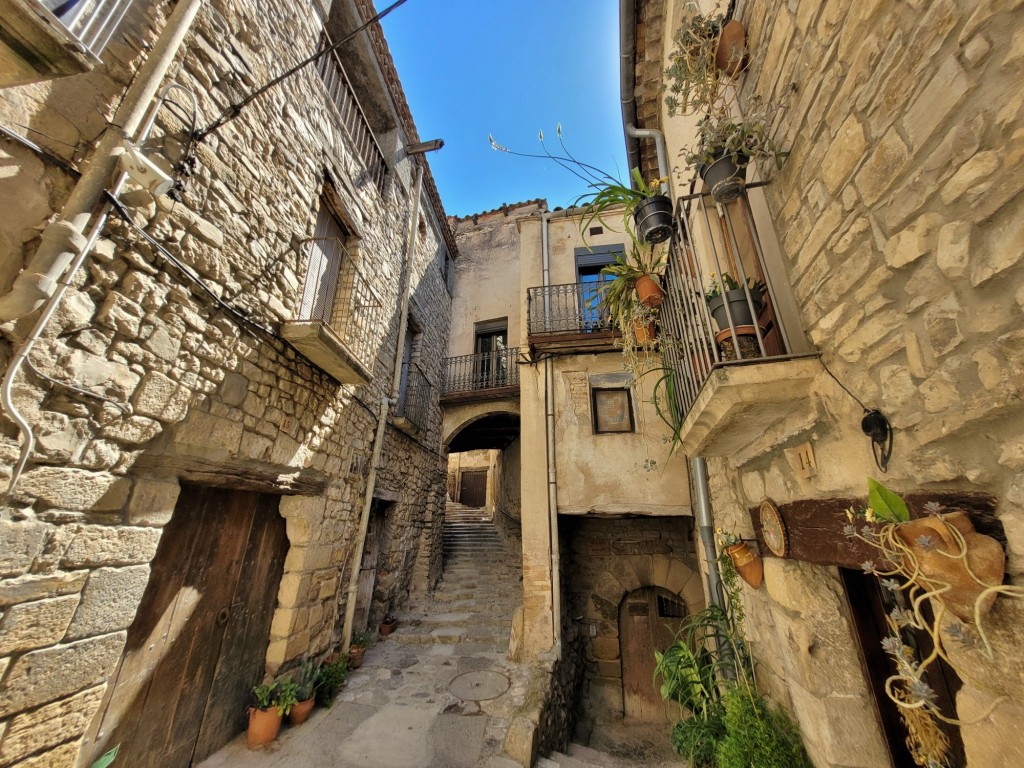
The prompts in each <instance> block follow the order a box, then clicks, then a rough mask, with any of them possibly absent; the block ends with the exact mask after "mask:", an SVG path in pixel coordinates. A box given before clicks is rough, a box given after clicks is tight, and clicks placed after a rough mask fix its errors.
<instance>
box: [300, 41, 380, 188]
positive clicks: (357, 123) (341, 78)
mask: <svg viewBox="0 0 1024 768" xmlns="http://www.w3.org/2000/svg"><path fill="white" fill-rule="evenodd" d="M331 44H332V43H331V38H330V37H329V36H328V35H327V32H326V31H325V32H324V33H323V40H322V41H321V46H320V47H321V48H326V47H327V46H329V45H331ZM316 71H317V72H318V73H320V80H321V81H322V82H323V84H324V89H325V90H326V92H327V100H328V101H329V102H331V103H332V104H334V106H335V107H337V109H338V114H339V116H340V118H341V125H342V128H343V129H344V130H345V134H346V135H347V137H348V139H349V141H350V142H351V144H352V146H353V148H354V149H355V153H356V156H357V157H358V158H359V159H360V160H361V161H362V163H363V167H364V168H365V169H366V174H367V178H368V179H369V180H370V181H371V182H372V183H373V185H374V186H375V187H376V188H377V191H378V192H381V191H383V189H384V178H385V176H387V172H388V166H387V163H386V162H385V161H384V153H383V152H382V151H381V148H380V145H379V144H378V143H377V139H376V137H375V136H374V135H373V131H372V130H371V129H370V123H369V121H368V120H367V119H366V113H365V112H364V111H363V107H362V105H360V103H359V100H358V99H357V98H356V93H355V91H354V90H353V88H352V83H351V82H350V81H349V79H348V75H346V74H345V68H344V67H343V66H342V65H341V59H340V58H338V52H337V51H331V52H330V53H329V54H328V55H326V56H324V57H323V58H321V59H318V60H317V62H316Z"/></svg>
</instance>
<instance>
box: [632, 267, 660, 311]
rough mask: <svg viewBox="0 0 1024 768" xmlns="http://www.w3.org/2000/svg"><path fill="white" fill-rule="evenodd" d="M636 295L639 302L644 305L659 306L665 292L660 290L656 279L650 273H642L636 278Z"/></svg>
mask: <svg viewBox="0 0 1024 768" xmlns="http://www.w3.org/2000/svg"><path fill="white" fill-rule="evenodd" d="M636 295H637V298H638V299H640V303H641V304H643V305H644V306H645V307H657V306H661V302H663V301H664V300H665V292H664V291H663V290H661V286H660V285H658V281H657V280H655V279H654V278H653V277H651V276H650V275H643V276H642V277H638V278H637V280H636Z"/></svg>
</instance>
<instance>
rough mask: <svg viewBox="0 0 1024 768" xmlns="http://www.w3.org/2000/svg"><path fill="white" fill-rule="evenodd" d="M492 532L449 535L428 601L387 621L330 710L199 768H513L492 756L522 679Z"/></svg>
mask: <svg viewBox="0 0 1024 768" xmlns="http://www.w3.org/2000/svg"><path fill="white" fill-rule="evenodd" d="M485 529H489V531H488V530H485ZM493 530H494V529H493V526H491V525H490V524H488V523H483V524H480V529H477V530H471V531H469V534H471V535H472V537H473V539H474V541H473V543H472V545H471V546H465V547H464V546H462V545H460V544H459V543H458V542H456V541H452V538H453V537H452V535H451V534H452V533H453V532H454V531H452V532H449V535H448V540H447V541H446V552H447V561H446V565H445V573H444V576H443V578H442V580H441V583H440V584H439V586H438V588H437V590H436V591H435V592H434V594H433V595H432V596H431V597H430V599H423V600H422V601H420V602H418V603H414V604H412V605H411V606H410V607H409V608H408V609H407V610H405V611H404V612H400V613H399V614H398V618H399V621H400V624H399V627H398V629H397V630H396V631H395V632H394V633H393V634H391V635H390V636H388V637H387V638H385V639H381V640H380V641H378V642H377V643H376V644H375V645H374V646H372V647H370V648H369V649H367V651H366V659H365V662H364V664H363V666H362V667H361V668H360V669H358V670H355V671H353V672H352V673H351V674H350V676H349V679H348V681H347V683H346V685H345V688H344V689H342V691H341V693H340V694H339V695H338V697H337V699H336V700H335V703H334V705H333V706H332V707H331V708H330V709H321V710H317V711H315V712H314V714H313V716H312V717H311V718H310V720H309V721H307V722H306V723H305V724H304V725H301V726H297V727H285V728H283V729H282V732H281V735H280V736H279V737H278V740H277V741H276V742H274V743H273V744H271V745H269V746H267V747H265V748H263V749H261V750H259V751H250V750H249V749H247V748H246V745H245V736H244V734H243V735H242V736H240V737H238V738H237V739H235V740H234V741H233V742H231V743H230V744H229V745H227V746H226V747H225V748H224V749H222V750H221V751H219V752H218V753H216V754H215V755H213V756H212V757H210V758H209V759H207V760H206V761H204V762H203V763H201V764H200V768H278V767H279V766H285V765H302V766H305V768H514V766H517V765H518V763H515V762H513V761H511V760H508V759H507V758H504V757H501V756H500V753H501V750H502V744H503V743H504V739H505V734H506V732H507V729H508V725H509V722H510V720H511V717H512V714H513V713H514V711H515V710H516V709H517V708H518V707H520V706H521V705H522V704H523V703H524V701H525V695H526V680H527V672H528V670H527V669H526V668H525V667H523V666H522V665H519V664H516V663H513V662H510V661H508V660H507V658H506V655H507V651H508V636H509V627H510V621H511V617H512V613H513V611H514V610H515V607H516V606H517V605H519V603H520V602H521V588H520V587H519V584H520V576H519V573H520V569H519V563H518V558H517V556H516V555H513V554H512V553H509V552H508V551H507V550H506V549H505V548H504V547H503V546H502V545H501V543H500V541H499V540H498V539H497V538H496V537H492V536H491V532H493ZM459 533H460V534H461V533H466V531H465V529H464V528H463V529H462V530H461V531H460V532H459ZM511 585H515V587H516V588H515V589H510V586H511Z"/></svg>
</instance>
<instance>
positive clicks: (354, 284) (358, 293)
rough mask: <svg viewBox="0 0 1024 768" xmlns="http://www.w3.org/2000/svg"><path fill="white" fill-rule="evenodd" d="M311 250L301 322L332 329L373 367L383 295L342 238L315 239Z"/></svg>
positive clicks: (350, 349) (352, 352) (353, 352)
mask: <svg viewBox="0 0 1024 768" xmlns="http://www.w3.org/2000/svg"><path fill="white" fill-rule="evenodd" d="M318 229H319V227H318ZM318 234H319V233H318ZM307 249H308V251H309V268H308V271H307V273H306V285H305V288H304V290H303V293H302V303H301V305H300V308H299V317H298V319H299V320H319V321H320V322H322V323H325V324H327V325H329V326H331V328H332V329H333V330H334V332H335V333H337V334H338V336H339V338H340V339H341V341H342V342H343V343H344V344H345V347H346V348H347V349H348V351H349V352H350V353H351V354H352V355H353V356H354V357H355V358H356V359H357V360H359V362H361V363H362V364H363V365H365V366H366V367H367V368H372V366H373V358H372V356H373V354H374V350H375V341H376V338H377V335H378V334H379V332H380V327H381V312H382V308H383V302H382V301H381V298H380V295H379V294H378V293H377V291H376V290H375V289H374V287H373V285H372V283H371V282H370V281H369V280H368V279H367V278H366V277H365V276H364V275H363V274H362V272H360V270H359V267H358V266H357V265H356V262H355V259H353V258H352V256H351V254H349V252H348V250H347V249H346V248H345V243H344V241H343V240H342V239H341V238H338V237H314V238H312V239H311V240H310V241H309V242H308V244H307Z"/></svg>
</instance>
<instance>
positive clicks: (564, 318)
mask: <svg viewBox="0 0 1024 768" xmlns="http://www.w3.org/2000/svg"><path fill="white" fill-rule="evenodd" d="M581 219H582V210H581V209H572V210H569V211H563V210H559V211H548V209H547V205H546V202H545V201H543V200H533V201H528V202H523V203H519V204H515V205H508V206H504V207H503V208H501V209H498V210H494V211H488V212H484V213H480V214H476V215H474V216H470V217H466V218H461V219H458V220H456V221H455V223H454V228H455V233H456V239H457V242H458V244H459V253H460V257H459V260H458V263H457V265H456V271H455V283H454V292H453V305H452V334H451V340H450V343H449V355H450V357H449V358H448V359H447V360H446V368H447V374H446V376H445V392H444V395H443V398H442V403H443V405H444V435H445V442H446V444H447V446H448V449H449V451H450V454H449V462H450V465H449V466H450V468H451V467H456V466H472V468H473V470H475V471H476V472H479V473H486V476H487V478H488V489H489V491H488V499H490V500H493V499H497V505H498V506H499V507H502V508H503V509H502V510H500V511H499V514H497V515H496V516H495V522H496V524H497V525H498V526H499V527H503V528H505V529H506V530H508V531H509V532H510V533H512V534H514V535H515V537H516V538H517V539H519V543H521V546H522V562H523V611H522V624H521V625H517V627H516V629H515V631H514V634H515V637H516V638H518V643H514V644H513V645H514V647H513V653H516V654H521V656H522V658H524V659H525V660H528V661H531V662H532V663H534V664H535V665H536V669H537V674H538V675H539V676H540V677H542V678H543V677H544V676H545V675H546V674H548V673H549V672H550V673H551V674H552V677H551V680H550V681H548V680H546V679H545V682H544V683H543V684H542V687H544V686H549V687H550V693H549V697H550V698H548V699H547V704H546V705H545V707H544V713H543V714H541V713H539V712H538V711H530V712H524V713H523V714H522V722H523V723H525V722H527V721H529V722H531V723H532V725H529V726H525V729H526V731H529V732H530V733H531V736H530V737H529V738H528V739H526V740H525V743H527V746H523V744H522V743H520V742H519V741H517V739H518V732H517V735H516V736H514V737H513V739H512V741H511V742H510V743H509V746H508V749H509V751H510V753H511V754H513V755H514V756H516V757H517V758H518V759H521V760H523V761H524V763H525V762H526V761H527V760H528V758H529V755H530V753H531V752H532V751H533V750H532V749H531V748H530V747H529V746H528V743H529V742H530V740H531V739H532V740H533V741H534V742H535V746H537V747H539V748H540V749H542V750H543V749H546V748H549V747H551V746H557V745H558V744H559V743H560V741H561V740H562V739H564V738H565V737H567V736H568V735H569V730H570V728H571V727H572V726H573V724H574V723H576V724H577V731H578V733H580V734H581V736H580V738H585V732H586V731H587V730H589V729H591V728H594V729H598V730H599V729H600V727H601V725H602V724H604V723H607V722H612V721H614V722H618V721H621V720H622V718H623V717H624V716H625V717H627V718H630V719H632V720H638V721H648V722H663V723H664V722H667V721H666V709H665V705H664V702H662V701H661V699H660V697H659V695H658V693H657V691H656V690H655V689H654V687H653V686H652V685H651V684H650V680H651V679H652V674H653V665H654V650H656V649H657V648H659V647H660V646H662V645H667V644H668V643H669V642H670V641H671V636H672V634H671V632H670V631H669V630H668V629H667V628H666V626H667V625H671V624H672V623H674V622H676V623H677V622H678V620H679V618H680V617H681V616H683V615H684V614H685V613H686V612H688V611H690V612H692V611H696V610H700V609H701V608H702V607H703V605H704V594H703V590H702V586H701V585H702V579H701V577H700V574H699V573H697V568H698V566H697V560H696V556H695V553H694V543H693V524H692V523H693V521H692V515H691V508H690V503H689V494H688V489H687V487H686V470H685V466H686V464H685V458H684V457H683V456H682V455H681V454H679V453H672V452H671V440H670V432H669V431H668V428H667V427H666V426H665V425H664V424H663V423H662V421H661V419H660V418H659V417H658V414H657V412H656V410H655V408H654V406H653V405H652V403H651V402H650V400H651V394H652V392H651V387H652V383H653V381H654V380H655V379H656V378H657V371H656V370H653V371H649V372H648V373H647V374H645V375H643V376H639V378H637V377H636V376H634V373H633V372H631V369H627V368H626V367H625V360H624V356H623V349H622V342H621V339H620V334H619V333H618V331H617V330H616V329H615V328H613V327H612V325H611V324H610V322H609V318H608V315H607V312H606V311H603V310H602V308H601V297H600V295H599V294H598V292H597V289H598V286H599V285H600V278H601V276H600V269H601V268H602V267H603V266H606V265H608V264H610V263H612V262H614V260H615V254H617V253H621V252H622V251H623V249H624V248H625V247H626V243H627V242H628V241H627V236H626V234H625V233H624V232H622V231H615V229H614V228H613V227H595V226H588V227H586V233H587V238H586V241H584V232H583V231H581V225H582V221H581ZM620 219H621V216H620ZM608 220H609V221H614V220H615V218H614V214H612V215H610V216H609V217H608ZM649 363H650V365H652V366H656V365H657V362H656V360H655V358H654V357H652V358H651V360H650V361H649ZM638 370H645V368H643V367H642V366H641V368H639V369H638ZM482 450H486V451H491V452H492V454H493V458H492V459H491V460H490V461H489V462H487V463H486V464H484V465H483V468H482V469H481V468H480V467H478V465H477V464H476V463H473V464H472V465H471V464H469V463H465V464H463V463H462V459H461V456H462V455H463V454H462V452H463V451H482ZM456 457H459V458H456ZM460 475H461V477H462V478H465V475H466V472H465V471H462V472H461V473H460ZM458 490H459V493H461V494H465V493H467V492H469V491H470V486H469V485H467V484H466V483H465V482H463V483H461V484H460V487H459V489H458ZM500 512H504V513H505V514H501V513H500ZM538 721H539V723H540V724H539V725H538ZM667 728H668V726H667V725H666V732H667Z"/></svg>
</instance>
